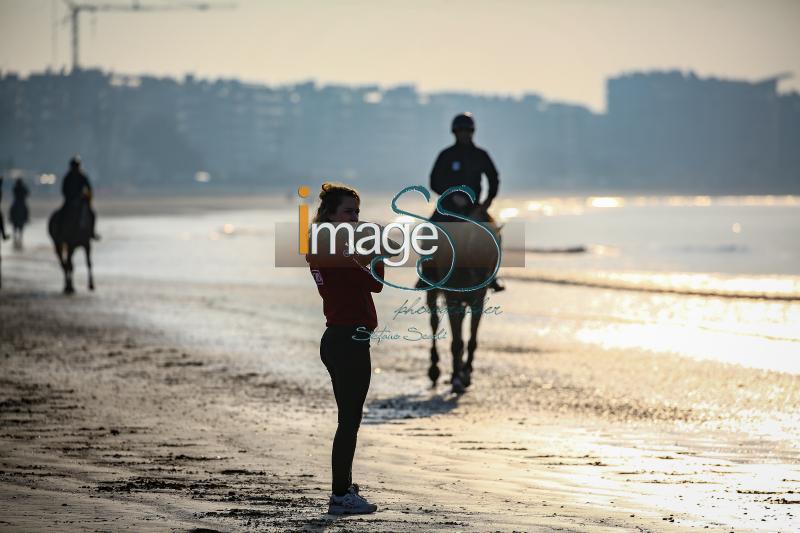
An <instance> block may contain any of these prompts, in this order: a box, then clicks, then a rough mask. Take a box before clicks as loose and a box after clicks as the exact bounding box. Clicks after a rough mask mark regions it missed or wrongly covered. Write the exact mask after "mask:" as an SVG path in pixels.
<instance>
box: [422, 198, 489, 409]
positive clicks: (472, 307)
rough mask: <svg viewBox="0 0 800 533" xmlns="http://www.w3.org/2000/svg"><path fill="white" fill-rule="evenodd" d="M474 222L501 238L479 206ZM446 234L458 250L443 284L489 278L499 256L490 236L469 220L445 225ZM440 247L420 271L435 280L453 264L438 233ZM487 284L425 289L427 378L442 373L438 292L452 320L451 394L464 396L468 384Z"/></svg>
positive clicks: (464, 283) (434, 379)
mask: <svg viewBox="0 0 800 533" xmlns="http://www.w3.org/2000/svg"><path fill="white" fill-rule="evenodd" d="M470 218H472V219H473V220H478V221H480V222H481V223H482V224H483V225H484V226H485V227H486V228H487V229H489V230H490V231H491V232H492V234H493V235H494V236H495V237H496V238H497V242H498V244H499V242H500V239H499V237H500V230H501V228H500V227H499V226H497V224H496V223H495V221H494V219H492V217H491V216H490V215H489V214H488V213H486V212H485V211H482V210H477V209H476V210H475V211H473V213H472V214H471V215H470ZM446 229H447V231H448V233H449V234H450V235H451V238H452V240H453V247H454V248H455V250H456V260H455V263H454V268H453V272H452V275H451V276H450V278H449V279H448V280H447V282H446V283H445V287H448V288H452V289H466V288H469V287H475V286H478V285H482V284H483V283H484V282H486V281H488V280H489V279H490V278H491V277H493V274H494V273H495V270H496V266H497V260H498V259H499V257H498V250H497V247H496V246H495V244H494V242H493V240H492V238H491V237H490V236H489V235H488V234H487V233H486V232H484V231H483V230H481V229H479V228H478V227H476V226H475V225H473V224H472V223H469V222H457V223H450V224H447V227H446ZM437 244H438V245H439V248H438V250H441V252H437V253H436V254H435V255H434V259H433V261H431V262H430V263H432V264H431V265H430V266H425V265H423V275H425V277H426V278H428V279H430V280H431V281H434V282H439V281H440V280H441V279H442V278H443V277H444V275H445V274H446V273H447V272H448V270H449V269H450V265H451V264H453V262H452V249H450V246H449V244H448V243H447V241H446V240H444V239H443V238H442V236H441V235H440V239H439V241H438V243H437ZM427 286H429V285H428V284H427V283H425V282H423V281H422V280H420V283H419V284H418V287H427ZM486 292H487V290H486V287H481V288H479V289H475V290H468V291H455V290H447V289H446V288H433V289H430V290H428V291H427V306H428V310H429V312H430V325H431V329H432V330H433V333H434V334H433V336H432V341H431V350H430V355H431V366H430V367H429V369H428V377H429V378H430V380H431V382H432V386H433V387H435V386H436V383H437V381H438V380H439V376H440V375H441V372H440V370H439V352H438V350H437V348H436V337H437V335H436V333H437V332H438V331H439V320H440V318H439V306H438V300H439V295H440V294H441V295H443V296H444V300H445V305H446V306H447V316H448V318H449V320H450V330H451V332H452V336H453V337H452V341H451V343H450V352H451V354H452V357H453V367H452V375H451V378H450V384H451V386H452V392H453V393H455V394H462V393H464V392H465V391H466V388H467V387H469V386H470V384H471V383H472V363H473V361H474V359H475V351H476V350H477V348H478V327H479V326H480V322H481V317H482V316H483V311H484V301H485V298H486ZM467 311H469V313H470V321H469V324H470V337H469V342H468V343H467V360H466V362H465V361H464V340H463V336H462V327H463V322H464V315H465V314H466V313H467Z"/></svg>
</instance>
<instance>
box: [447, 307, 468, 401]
mask: <svg viewBox="0 0 800 533" xmlns="http://www.w3.org/2000/svg"><path fill="white" fill-rule="evenodd" d="M447 316H448V317H449V318H450V331H451V332H452V334H453V340H452V342H451V343H450V351H451V352H452V354H453V376H452V378H450V383H451V384H452V385H453V392H455V393H457V394H460V393H462V392H464V380H463V376H462V358H463V356H464V340H463V338H462V335H461V325H462V324H463V322H464V312H463V311H462V308H461V305H460V303H459V302H458V300H455V299H453V300H452V301H451V300H450V299H449V298H448V299H447Z"/></svg>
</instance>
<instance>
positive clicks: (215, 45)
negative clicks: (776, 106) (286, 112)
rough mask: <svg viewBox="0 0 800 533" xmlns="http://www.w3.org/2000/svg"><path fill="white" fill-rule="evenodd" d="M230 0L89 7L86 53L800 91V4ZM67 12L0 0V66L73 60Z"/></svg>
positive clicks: (500, 80) (568, 86) (56, 4)
mask: <svg viewBox="0 0 800 533" xmlns="http://www.w3.org/2000/svg"><path fill="white" fill-rule="evenodd" d="M74 1H76V2H78V3H91V2H95V3H115V4H120V5H125V4H130V2H127V1H124V0H74ZM140 1H141V3H142V4H164V3H165V2H164V0H140ZM209 1H211V2H213V1H215V0H209ZM216 1H217V3H220V0H216ZM221 1H222V2H227V1H228V0H221ZM181 2H182V3H186V2H188V0H179V2H174V3H181ZM231 2H233V3H235V4H237V8H236V9H234V10H224V11H210V12H196V11H181V12H163V13H100V14H98V15H96V16H93V15H90V14H84V15H82V18H81V34H80V36H81V62H82V64H83V66H86V67H101V68H103V69H112V70H114V71H117V72H123V73H133V74H138V73H151V74H158V75H170V76H183V75H184V74H185V73H194V74H195V75H197V76H201V77H220V76H223V77H237V78H241V79H244V80H248V81H258V82H265V83H268V84H283V83H288V82H297V81H304V80H308V79H316V80H317V81H319V82H323V83H328V82H340V83H347V84H365V83H377V84H379V85H384V86H386V85H396V84H399V83H414V84H416V85H417V86H418V87H419V88H420V89H421V90H424V91H439V90H443V89H458V90H469V91H475V92H483V93H501V94H522V93H524V92H537V93H540V94H542V95H543V96H545V97H546V98H548V99H552V100H559V101H571V102H578V103H583V104H586V105H589V106H591V107H592V108H594V109H596V110H602V109H603V108H604V105H605V103H604V102H605V79H606V78H607V77H609V76H613V75H617V74H620V73H622V72H625V71H631V70H649V69H673V68H676V69H680V70H689V69H692V70H695V71H696V72H697V73H698V74H700V75H703V76H706V75H714V76H720V77H731V78H740V79H748V80H756V79H761V78H764V77H767V76H770V75H773V74H776V73H779V72H784V71H789V72H793V73H794V74H795V76H798V77H796V78H794V79H791V80H788V81H784V82H782V84H781V85H780V87H781V89H782V90H787V89H800V0H785V1H784V0H748V1H744V0H714V1H710V0H664V1H655V0H652V1H648V0H538V1H534V0H531V1H522V0H519V1H514V0H492V1H488V0H487V1H470V0H457V1H446V0H426V1H421V0H420V1H418V0H400V1H397V0H363V1H362V0H348V1H333V0H320V1H311V0H287V1H283V2H278V1H268V0H262V1H258V0H238V1H237V0H231ZM66 14H67V10H66V8H65V4H64V2H62V1H60V0H0V69H2V70H3V71H8V70H12V71H17V72H20V73H23V74H25V73H28V72H30V71H39V70H43V69H45V68H47V67H48V66H55V67H57V68H60V67H61V66H63V65H67V64H68V62H69V58H70V49H69V26H68V25H65V24H59V25H58V28H57V32H56V33H55V46H53V43H54V40H53V36H54V33H53V27H54V21H61V20H62V19H63V18H64V17H65V16H66ZM93 21H94V22H93Z"/></svg>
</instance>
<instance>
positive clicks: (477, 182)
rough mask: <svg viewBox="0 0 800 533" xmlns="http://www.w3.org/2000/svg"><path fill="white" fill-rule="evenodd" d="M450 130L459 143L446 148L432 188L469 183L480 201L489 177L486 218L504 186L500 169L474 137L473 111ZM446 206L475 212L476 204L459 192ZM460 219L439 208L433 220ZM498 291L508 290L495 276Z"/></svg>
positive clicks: (482, 213)
mask: <svg viewBox="0 0 800 533" xmlns="http://www.w3.org/2000/svg"><path fill="white" fill-rule="evenodd" d="M450 131H451V132H452V133H453V135H454V136H455V143H454V144H453V145H452V146H449V147H447V148H445V149H444V150H442V151H441V152H440V153H439V156H438V157H437V158H436V162H435V163H434V164H433V169H432V170H431V189H432V190H433V191H434V192H436V193H437V194H442V193H444V192H445V191H446V190H447V189H449V188H450V187H454V186H457V185H466V186H468V187H469V188H471V189H472V190H473V191H474V192H475V195H476V196H475V198H476V201H480V197H481V179H482V178H483V176H484V175H485V176H486V179H487V181H488V182H489V192H488V194H487V196H486V200H484V202H483V203H482V204H480V205H479V206H478V208H479V209H478V212H477V216H478V217H479V218H478V220H480V221H485V220H488V219H487V218H486V212H487V210H488V209H489V206H490V205H492V200H494V198H495V196H497V189H498V187H499V185H500V180H499V179H498V173H497V169H496V168H495V166H494V163H493V162H492V158H491V157H489V153H488V152H487V151H486V150H484V149H482V148H479V147H478V146H475V144H474V143H473V142H472V137H473V135H474V134H475V120H474V119H473V117H472V113H460V114H458V115H456V116H455V118H453V122H452V124H451V127H450ZM442 207H444V208H445V209H448V210H450V211H454V212H456V213H459V214H462V215H469V214H470V213H473V211H474V206H473V205H472V201H471V200H470V199H469V197H468V196H467V195H466V194H463V193H460V192H455V193H452V194H450V195H448V196H447V198H445V199H444V200H443V201H442ZM456 220H457V219H455V218H453V217H450V216H448V215H443V214H441V213H439V212H438V211H436V212H434V213H433V216H432V217H431V221H434V222H452V221H456ZM489 287H490V288H492V289H494V290H495V292H500V291H503V290H505V287H504V286H503V285H502V284H501V283H500V282H499V280H498V279H497V278H495V279H494V280H493V281H492V283H491V284H490V285H489Z"/></svg>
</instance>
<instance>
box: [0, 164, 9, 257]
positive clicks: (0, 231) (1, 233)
mask: <svg viewBox="0 0 800 533" xmlns="http://www.w3.org/2000/svg"><path fill="white" fill-rule="evenodd" d="M2 200H3V176H0V202H1V201H2ZM0 237H2V239H3V240H4V241H7V240H8V235H7V234H6V225H5V223H4V222H3V212H2V211H0Z"/></svg>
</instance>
